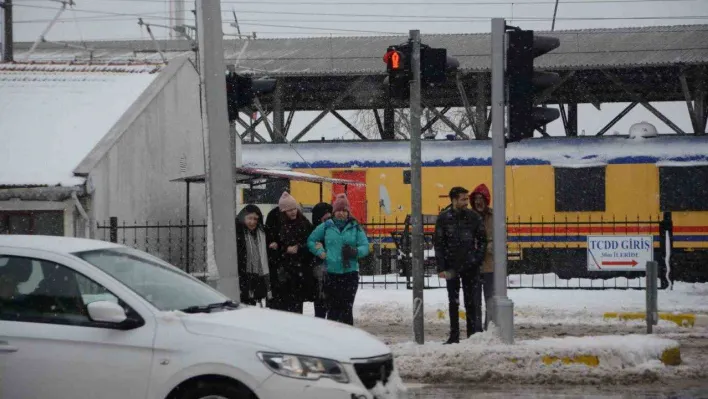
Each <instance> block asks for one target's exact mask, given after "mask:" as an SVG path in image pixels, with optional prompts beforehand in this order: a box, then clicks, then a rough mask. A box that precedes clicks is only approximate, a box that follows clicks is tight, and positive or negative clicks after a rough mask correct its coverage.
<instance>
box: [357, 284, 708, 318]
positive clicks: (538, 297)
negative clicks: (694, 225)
mask: <svg viewBox="0 0 708 399" xmlns="http://www.w3.org/2000/svg"><path fill="white" fill-rule="evenodd" d="M524 277H530V276H524ZM369 278H371V277H370V276H365V277H363V279H364V281H369V280H366V279H369ZM433 279H437V278H436V277H435V278H433V277H431V278H430V279H429V284H430V285H432V286H436V285H435V281H433ZM537 279H540V278H537ZM616 280H617V284H618V286H622V284H623V283H624V285H626V284H627V282H623V281H621V280H623V279H616ZM637 280H639V279H635V280H630V281H629V282H628V283H629V284H630V286H635V285H636V284H637V283H638V281H637ZM641 280H643V279H641ZM389 281H395V278H394V277H391V280H389ZM559 281H565V280H559ZM588 281H590V280H588ZM601 283H602V281H595V282H594V283H593V285H594V286H596V287H597V286H601V285H600V284H601ZM604 283H605V284H606V286H612V285H610V284H611V283H608V282H604ZM439 284H440V286H442V287H444V286H445V282H444V281H442V282H440V283H439ZM569 284H570V285H569V286H571V287H572V286H577V285H578V284H580V285H582V286H585V283H584V282H583V281H579V280H578V279H575V281H574V280H570V281H569ZM563 285H565V284H563ZM643 285H644V284H643V282H642V286H643ZM371 287H372V286H371V285H368V284H365V285H364V287H361V288H360V289H359V291H358V292H357V296H356V302H355V304H354V316H355V318H356V319H357V320H359V321H361V322H362V323H366V324H377V323H382V324H389V323H410V321H411V320H412V317H413V311H412V309H413V307H412V305H413V296H412V295H413V294H412V291H411V290H408V289H405V284H401V285H398V286H397V288H396V286H393V285H389V286H387V288H383V285H379V286H377V287H376V288H371ZM379 287H380V288H379ZM507 292H508V295H509V298H510V299H511V300H512V301H513V302H514V313H515V323H516V324H603V323H623V324H626V323H627V322H622V321H617V320H603V314H604V313H605V312H628V311H631V312H643V311H645V306H646V292H645V291H644V290H632V289H630V290H621V289H605V290H583V289H530V288H520V289H509V290H508V291H507ZM461 299H462V298H461ZM447 304H448V299H447V290H446V289H445V288H438V289H428V290H425V292H424V315H425V319H426V323H443V324H447V323H448V320H447ZM439 311H442V312H443V314H444V318H443V319H441V318H439V316H438V313H439ZM659 311H661V312H678V313H708V284H705V283H701V284H691V283H681V282H677V283H675V284H674V288H673V290H660V291H659ZM635 323H643V321H637V322H635ZM660 324H662V325H663V324H666V325H670V324H671V323H669V322H665V321H661V322H660Z"/></svg>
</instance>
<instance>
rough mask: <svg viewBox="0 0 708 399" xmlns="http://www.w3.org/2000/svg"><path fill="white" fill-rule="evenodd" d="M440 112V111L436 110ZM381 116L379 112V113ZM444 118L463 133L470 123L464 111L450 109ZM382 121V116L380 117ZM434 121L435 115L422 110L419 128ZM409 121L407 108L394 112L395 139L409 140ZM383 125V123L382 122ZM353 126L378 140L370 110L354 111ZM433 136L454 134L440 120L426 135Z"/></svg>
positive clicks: (377, 132)
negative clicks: (432, 134)
mask: <svg viewBox="0 0 708 399" xmlns="http://www.w3.org/2000/svg"><path fill="white" fill-rule="evenodd" d="M438 111H440V110H438ZM379 114H381V112H380V113H379ZM445 116H446V117H447V118H448V119H450V121H451V122H452V123H453V124H454V125H455V126H456V127H457V128H458V129H459V130H462V131H464V130H465V129H467V128H469V127H470V122H469V120H468V119H467V114H466V113H465V111H464V109H461V108H454V109H451V110H450V111H449V112H448V113H447V114H445ZM381 118H382V119H383V116H381ZM433 119H435V114H434V113H433V112H432V111H430V110H429V109H428V108H425V109H424V110H423V115H421V127H425V126H427V125H428V124H429V123H430V121H432V120H433ZM410 122H411V119H410V109H409V108H397V109H395V110H394V122H393V132H394V136H395V138H396V139H399V140H400V139H403V140H407V139H409V138H410V131H411V123H410ZM382 123H383V121H382ZM354 125H356V126H357V127H358V128H359V130H360V131H361V132H362V133H363V134H364V135H365V136H366V137H368V138H370V139H380V138H381V135H380V134H379V127H378V124H377V123H376V117H375V116H374V113H373V111H371V110H360V111H356V113H355V114H354ZM431 132H432V133H435V134H440V133H442V134H445V135H447V134H454V131H453V130H452V129H451V128H450V127H449V126H448V125H447V124H445V123H444V122H443V121H441V120H440V119H438V120H436V121H435V123H433V126H431V127H430V129H428V130H427V131H426V132H424V133H423V134H426V133H431Z"/></svg>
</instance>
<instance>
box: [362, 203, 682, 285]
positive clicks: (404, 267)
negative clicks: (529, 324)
mask: <svg viewBox="0 0 708 399" xmlns="http://www.w3.org/2000/svg"><path fill="white" fill-rule="evenodd" d="M424 219H425V217H424ZM424 222H425V223H424V232H425V233H424V234H425V237H426V240H425V241H426V247H425V270H424V284H425V288H429V289H431V288H444V287H445V286H446V284H445V280H444V279H440V278H438V277H437V271H436V267H435V259H434V251H432V232H433V231H434V220H427V221H426V220H424ZM365 227H366V229H367V234H368V235H369V237H370V239H371V241H372V242H373V243H374V254H373V255H372V256H371V257H370V259H369V262H368V263H364V264H362V270H361V278H360V283H361V285H362V287H375V288H383V289H406V288H410V287H411V285H412V279H411V262H410V255H407V254H406V252H410V250H409V241H408V242H407V241H406V240H407V239H408V240H409V237H410V235H409V234H410V233H409V229H408V226H407V221H406V220H403V221H401V220H400V219H399V220H394V221H393V222H391V221H388V220H385V219H383V220H372V221H371V222H370V223H367V224H365ZM672 227H673V225H672V223H671V214H670V213H668V212H667V213H664V214H663V215H648V216H646V217H641V216H635V217H628V216H624V217H621V218H620V217H611V218H606V217H603V216H598V217H593V216H592V215H591V214H586V215H580V214H576V215H573V216H566V217H563V218H556V217H553V218H550V219H547V218H543V217H541V218H537V219H535V220H534V218H532V217H529V218H527V219H522V218H520V217H517V218H515V219H507V232H508V234H507V254H508V269H507V270H508V276H507V287H508V288H510V289H515V288H540V289H544V288H546V289H587V290H598V289H644V288H645V281H644V278H643V277H644V272H607V271H601V272H591V271H587V255H586V242H587V236H588V235H607V236H612V235H651V236H653V240H654V242H655V249H654V259H656V260H657V261H658V262H659V265H660V277H661V279H662V280H666V277H665V272H666V265H665V262H664V257H665V254H666V250H667V248H666V243H667V241H668V243H669V245H671V244H672V243H673V235H672ZM387 235H388V237H387ZM667 237H668V238H669V239H668V240H667V239H666V238H667Z"/></svg>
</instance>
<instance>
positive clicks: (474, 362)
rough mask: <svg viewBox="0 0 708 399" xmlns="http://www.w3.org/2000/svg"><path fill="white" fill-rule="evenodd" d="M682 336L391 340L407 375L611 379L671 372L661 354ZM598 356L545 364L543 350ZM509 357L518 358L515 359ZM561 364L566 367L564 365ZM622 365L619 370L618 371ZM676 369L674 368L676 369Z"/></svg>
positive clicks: (491, 335) (493, 335)
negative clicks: (587, 361)
mask: <svg viewBox="0 0 708 399" xmlns="http://www.w3.org/2000/svg"><path fill="white" fill-rule="evenodd" d="M677 346H678V342H676V341H674V340H671V339H666V338H659V337H656V336H646V335H625V336H594V337H565V338H542V339H538V340H522V341H517V342H516V343H514V344H513V345H505V344H503V343H502V342H500V341H499V339H498V338H497V332H496V331H494V330H493V329H490V331H487V332H485V333H482V334H475V335H474V336H472V337H471V338H469V339H467V340H463V341H462V342H461V343H460V344H459V345H448V346H444V345H442V344H440V343H427V344H425V345H417V344H415V343H404V344H398V345H392V350H393V352H394V355H395V356H396V365H397V366H398V369H399V373H400V374H401V376H402V377H403V378H404V379H408V380H414V381H420V382H426V383H435V382H441V381H449V380H450V379H451V378H453V379H454V380H456V381H460V382H461V381H484V380H495V381H496V382H499V380H514V381H517V382H519V381H527V382H533V383H539V382H542V381H544V380H549V379H560V380H563V381H565V380H567V381H572V382H582V381H589V380H595V379H599V380H601V381H612V380H617V379H618V378H626V376H637V375H640V376H641V375H647V373H648V374H649V375H652V373H662V374H666V373H671V372H672V371H670V370H669V368H670V367H667V366H664V365H663V364H662V363H661V362H660V361H659V360H658V359H659V358H660V356H661V354H662V352H664V351H665V350H666V349H669V348H674V347H677ZM546 355H551V356H556V357H560V358H562V357H574V356H597V358H598V359H599V364H598V365H597V366H596V367H590V366H587V365H584V364H569V365H568V364H566V365H562V366H561V365H560V364H559V363H552V364H549V365H546V364H544V363H543V362H542V361H541V360H542V358H543V356H546ZM511 359H514V361H512V360H511ZM561 368H562V370H561ZM618 371H621V373H618ZM673 372H675V371H673Z"/></svg>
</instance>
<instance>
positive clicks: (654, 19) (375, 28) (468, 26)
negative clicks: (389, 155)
mask: <svg viewBox="0 0 708 399" xmlns="http://www.w3.org/2000/svg"><path fill="white" fill-rule="evenodd" d="M75 3H76V5H75V6H74V7H73V10H72V9H71V8H69V9H68V10H67V11H66V12H65V13H64V14H63V15H62V17H61V18H60V20H59V22H58V23H57V24H56V25H55V26H54V27H53V28H52V30H51V31H50V32H49V34H47V36H46V38H47V40H50V41H51V40H56V41H66V40H81V39H84V40H100V39H148V38H149V36H148V35H147V33H146V32H145V30H144V29H141V27H140V26H138V24H137V21H138V20H137V18H138V16H141V17H143V19H144V20H145V22H148V23H156V24H165V25H168V24H169V22H170V19H169V15H170V14H169V10H170V1H166V0H75ZM14 4H15V20H16V25H15V40H16V41H33V40H35V39H36V38H37V37H38V36H39V35H40V33H41V32H42V30H44V29H45V27H46V26H47V25H48V22H49V20H51V19H52V17H53V16H54V15H55V14H56V10H58V9H59V7H60V4H59V3H58V2H55V1H50V0H14ZM193 4H194V3H193V2H188V6H187V9H188V10H190V11H188V12H187V17H188V19H189V20H190V21H188V23H192V21H193V18H192V13H191V9H193V8H194V5H193ZM553 8H554V1H553V0H513V1H509V0H503V1H502V0H439V1H427V2H426V1H423V0H409V1H402V0H379V1H376V0H351V1H343V0H333V1H327V0H262V1H258V0H250V1H249V0H239V1H222V9H223V16H222V18H223V19H224V32H225V33H227V34H235V33H236V29H235V28H233V27H231V26H229V25H228V24H229V23H230V22H233V17H232V14H231V12H232V10H235V11H236V13H237V15H238V18H239V23H240V26H241V31H242V33H244V34H251V32H254V31H255V32H256V33H257V35H258V37H259V38H266V37H307V36H323V35H327V36H329V35H330V34H332V35H346V36H363V35H375V34H384V33H399V34H407V32H408V30H409V29H420V31H421V33H422V35H423V39H425V34H426V33H428V34H430V33H469V32H488V31H489V26H490V21H489V19H490V18H491V17H504V18H507V19H508V20H509V22H510V23H512V24H515V25H519V26H521V27H522V28H527V29H535V30H550V28H551V18H552V15H553ZM686 17H690V18H686ZM705 23H708V0H666V1H656V0H642V1H637V0H574V1H564V0H561V1H560V5H559V7H558V17H557V22H556V27H555V29H556V30H563V29H586V28H612V27H630V26H652V25H681V24H705ZM153 32H154V33H155V35H156V36H157V37H158V38H168V37H169V31H168V30H167V29H163V28H159V27H154V28H153ZM382 51H383V49H382ZM383 67H384V66H383V64H382V68H383ZM625 105H626V104H603V106H602V111H600V112H598V111H596V110H595V109H594V108H593V107H592V106H581V107H580V110H579V129H580V131H582V130H585V132H586V133H587V134H594V133H595V132H596V131H597V130H599V129H600V128H601V127H602V126H603V125H604V124H605V123H606V122H607V121H609V120H611V119H612V118H613V117H614V116H615V115H616V114H617V113H618V112H619V111H621V109H622V108H624V106H625ZM658 108H659V109H660V110H662V111H663V112H665V113H666V114H667V115H668V116H669V117H670V118H671V119H673V120H674V121H675V122H676V123H677V124H678V125H679V127H681V128H682V129H684V130H686V131H692V128H691V124H690V121H689V118H688V112H687V110H686V106H685V103H676V104H666V103H665V104H659V106H658ZM314 116H315V115H314V114H312V113H299V114H297V115H296V117H295V119H294V122H293V129H297V128H298V127H303V126H304V125H306V124H307V123H308V122H309V121H310V120H311V119H312V118H313V117H314ZM642 120H646V121H648V122H651V123H653V124H655V125H656V126H657V128H658V129H659V130H660V131H662V132H668V131H669V129H668V127H666V125H664V124H663V123H662V122H661V121H659V120H658V119H657V118H655V117H654V116H653V115H651V114H650V113H649V112H648V111H647V110H646V109H644V108H643V107H636V108H635V109H634V110H633V111H632V112H630V113H629V114H628V115H627V116H626V117H625V118H624V119H623V120H622V121H621V122H619V123H618V124H617V125H615V127H614V128H613V129H611V131H610V132H612V131H614V130H617V131H619V132H621V133H626V132H627V130H628V128H629V126H631V124H632V123H635V122H639V121H642ZM550 132H551V134H554V135H555V134H562V124H561V122H560V121H558V122H556V123H554V124H552V125H551V128H550ZM346 133H347V129H346V128H345V127H344V126H343V125H342V124H341V123H340V122H338V121H337V120H336V119H335V118H334V117H332V116H328V117H327V118H325V119H324V120H323V121H322V122H320V124H319V125H318V126H317V128H315V129H314V130H313V131H312V132H310V133H309V134H308V135H307V136H306V138H307V139H316V138H319V137H320V136H322V135H324V136H326V137H339V136H342V135H345V134H346ZM346 135H347V136H348V137H351V135H348V134H346Z"/></svg>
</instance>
